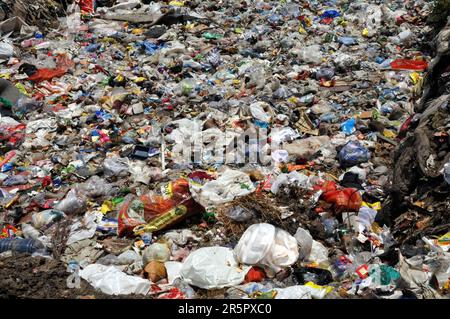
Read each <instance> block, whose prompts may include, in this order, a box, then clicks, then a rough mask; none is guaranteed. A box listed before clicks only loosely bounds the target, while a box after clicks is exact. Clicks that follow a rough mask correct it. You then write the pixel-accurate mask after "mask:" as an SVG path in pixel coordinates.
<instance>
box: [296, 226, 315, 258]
mask: <svg viewBox="0 0 450 319" xmlns="http://www.w3.org/2000/svg"><path fill="white" fill-rule="evenodd" d="M294 237H295V239H296V240H297V243H298V245H299V246H300V258H301V259H305V258H307V257H308V256H309V255H310V254H311V249H312V245H313V238H312V236H311V234H310V233H309V231H307V230H305V229H303V228H301V227H299V228H298V229H297V232H296V233H295V235H294Z"/></svg>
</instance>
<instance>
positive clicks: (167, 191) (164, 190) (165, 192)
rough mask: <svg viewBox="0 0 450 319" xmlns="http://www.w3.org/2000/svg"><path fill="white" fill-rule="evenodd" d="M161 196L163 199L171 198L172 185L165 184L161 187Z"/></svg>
mask: <svg viewBox="0 0 450 319" xmlns="http://www.w3.org/2000/svg"><path fill="white" fill-rule="evenodd" d="M161 194H162V196H163V198H164V199H169V198H172V196H173V187H172V183H167V184H166V185H163V186H161Z"/></svg>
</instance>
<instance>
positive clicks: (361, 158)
mask: <svg viewBox="0 0 450 319" xmlns="http://www.w3.org/2000/svg"><path fill="white" fill-rule="evenodd" d="M369 159H370V152H369V151H368V150H367V149H366V148H364V147H363V146H362V145H361V144H360V143H359V142H356V141H350V142H348V143H347V144H345V145H344V147H342V149H341V151H340V152H339V163H340V164H341V166H342V167H349V166H354V165H357V164H359V163H365V162H367V161H368V160H369Z"/></svg>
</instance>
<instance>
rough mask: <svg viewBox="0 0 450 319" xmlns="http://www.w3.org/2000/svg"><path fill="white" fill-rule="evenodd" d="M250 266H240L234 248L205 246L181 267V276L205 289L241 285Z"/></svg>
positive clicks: (188, 258)
mask: <svg viewBox="0 0 450 319" xmlns="http://www.w3.org/2000/svg"><path fill="white" fill-rule="evenodd" d="M249 270H250V267H242V268H240V267H239V265H238V261H237V260H236V258H235V255H234V254H233V250H231V249H229V248H225V247H219V246H214V247H203V248H200V249H197V250H196V251H194V252H192V253H191V254H190V255H189V256H188V257H187V258H186V260H185V261H184V263H183V267H182V268H181V271H180V275H181V278H182V279H183V280H184V281H186V282H187V283H188V284H190V285H193V286H197V287H200V288H203V289H219V288H224V287H231V286H236V285H239V284H240V283H241V282H243V281H244V279H245V276H246V275H247V272H248V271H249Z"/></svg>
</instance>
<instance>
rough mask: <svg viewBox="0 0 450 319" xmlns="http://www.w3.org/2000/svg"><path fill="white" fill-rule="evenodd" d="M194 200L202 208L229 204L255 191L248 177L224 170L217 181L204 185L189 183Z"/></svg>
mask: <svg viewBox="0 0 450 319" xmlns="http://www.w3.org/2000/svg"><path fill="white" fill-rule="evenodd" d="M189 189H190V191H191V194H192V196H193V197H194V199H195V200H196V201H197V202H198V203H200V204H201V205H203V206H204V207H207V206H213V205H219V204H224V203H227V202H231V201H232V200H234V199H235V198H236V197H240V196H245V195H248V194H250V193H252V192H254V191H255V187H254V186H253V183H252V181H251V180H250V177H249V176H248V175H247V174H245V173H243V172H241V171H237V170H231V169H229V170H226V171H225V172H224V173H223V174H222V176H220V177H219V178H218V179H216V180H213V181H209V182H206V183H205V184H204V185H199V184H196V183H191V182H190V183H189Z"/></svg>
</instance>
